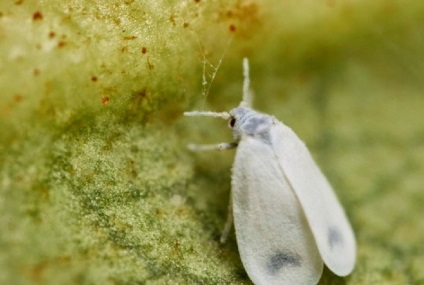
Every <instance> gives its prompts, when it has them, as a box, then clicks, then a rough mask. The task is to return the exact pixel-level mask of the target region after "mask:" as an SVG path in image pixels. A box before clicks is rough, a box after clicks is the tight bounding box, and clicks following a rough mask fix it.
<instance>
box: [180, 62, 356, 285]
mask: <svg viewBox="0 0 424 285" xmlns="http://www.w3.org/2000/svg"><path fill="white" fill-rule="evenodd" d="M243 67H244V84H243V101H242V102H241V103H240V105H239V106H238V107H237V108H234V109H232V110H231V111H230V112H229V113H227V112H223V113H217V112H203V111H193V112H185V113H184V115H185V116H210V117H220V118H224V119H228V120H229V126H230V127H231V128H232V129H233V135H234V139H235V142H233V143H221V144H216V145H189V148H190V149H191V150H194V151H203V150H224V149H231V148H235V147H237V153H236V157H235V161H234V165H233V169H232V183H231V184H232V206H231V204H230V207H229V208H230V213H229V216H228V221H227V224H226V226H225V229H224V232H223V234H222V236H221V241H222V242H224V241H225V239H226V237H227V235H228V232H229V230H230V227H231V224H232V219H233V216H234V225H235V230H236V238H237V245H238V249H239V252H240V256H241V260H242V262H243V265H244V268H245V269H246V272H247V274H248V275H249V277H250V279H251V280H252V281H253V282H254V283H255V284H266V285H269V284H291V285H292V284H317V283H318V281H319V279H320V277H321V274H322V270H323V263H325V264H326V265H327V267H328V268H329V269H330V270H331V271H333V272H334V273H335V274H336V275H339V276H346V275H348V274H350V273H351V272H352V270H353V267H354V265H355V259H356V242H355V237H354V234H353V231H352V228H351V226H350V224H349V221H348V220H347V217H346V215H345V213H344V211H343V208H342V206H341V205H340V203H339V201H338V200H337V197H336V195H335V194H334V191H333V189H332V187H331V186H330V184H329V182H328V181H327V179H326V178H325V176H324V175H323V174H322V172H321V171H320V169H319V168H318V166H317V165H316V163H315V161H314V160H313V158H312V156H311V154H310V153H309V151H308V149H307V148H306V146H305V144H304V143H303V142H302V141H301V140H300V139H299V138H298V137H297V135H296V134H295V133H294V132H293V131H292V130H291V129H290V128H289V127H287V126H286V125H284V124H283V123H281V122H279V121H278V120H277V119H276V118H275V117H273V116H269V115H266V114H261V113H258V112H256V111H254V110H252V109H251V108H250V97H251V96H250V93H249V92H250V91H249V65H248V61H247V59H244V61H243ZM230 203H231V202H230ZM231 208H232V212H233V213H231Z"/></svg>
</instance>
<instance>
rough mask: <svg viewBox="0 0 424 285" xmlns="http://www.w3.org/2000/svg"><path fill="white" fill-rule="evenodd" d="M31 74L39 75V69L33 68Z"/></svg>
mask: <svg viewBox="0 0 424 285" xmlns="http://www.w3.org/2000/svg"><path fill="white" fill-rule="evenodd" d="M32 74H33V75H34V76H38V75H40V70H39V69H38V68H34V70H33V71H32Z"/></svg>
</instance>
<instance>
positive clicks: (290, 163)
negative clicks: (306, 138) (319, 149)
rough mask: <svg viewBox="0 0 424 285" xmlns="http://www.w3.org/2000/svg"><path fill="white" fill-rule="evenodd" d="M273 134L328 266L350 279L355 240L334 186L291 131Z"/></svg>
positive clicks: (276, 149) (278, 130)
mask: <svg viewBox="0 0 424 285" xmlns="http://www.w3.org/2000/svg"><path fill="white" fill-rule="evenodd" d="M270 134H271V144H272V146H273V148H274V152H275V154H276V156H277V157H278V161H279V165H280V166H281V168H282V170H283V172H284V174H285V176H286V177H287V179H288V182H289V184H290V185H291V186H292V188H293V190H294V192H295V194H296V196H297V198H298V200H299V202H300V204H301V206H302V208H303V211H304V212H305V215H306V218H307V220H308V223H309V225H310V227H311V230H312V233H313V235H314V237H315V240H316V243H317V246H318V249H319V252H320V253H321V256H322V258H323V260H324V263H325V264H326V265H327V266H328V268H330V270H332V271H333V272H334V273H335V274H337V275H339V276H345V275H348V274H349V273H350V272H351V271H352V270H353V267H354V264H355V258H356V243H355V237H354V235H353V231H352V228H351V226H350V224H349V221H348V219H347V217H346V214H345V212H344V210H343V208H342V206H341V205H340V202H339V201H338V199H337V197H336V195H335V193H334V191H333V189H332V187H331V185H330V183H329V182H328V181H327V179H326V178H325V176H324V175H323V174H322V172H321V170H320V169H319V168H318V166H317V165H316V163H315V161H314V159H313V158H312V156H311V154H310V153H309V151H308V149H307V148H306V146H305V144H304V143H303V142H302V141H301V140H300V139H299V138H298V137H297V135H296V134H295V133H294V132H293V131H292V130H291V129H290V128H289V127H287V126H285V125H284V124H282V123H278V124H277V125H275V126H274V127H273V128H272V130H271V132H270Z"/></svg>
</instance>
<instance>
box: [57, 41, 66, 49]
mask: <svg viewBox="0 0 424 285" xmlns="http://www.w3.org/2000/svg"><path fill="white" fill-rule="evenodd" d="M65 45H66V42H65V41H59V42H58V43H57V47H59V48H62V47H64V46H65Z"/></svg>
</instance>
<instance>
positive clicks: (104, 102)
mask: <svg viewBox="0 0 424 285" xmlns="http://www.w3.org/2000/svg"><path fill="white" fill-rule="evenodd" d="M109 101H110V99H109V97H103V98H102V104H103V105H106V104H108V103H109Z"/></svg>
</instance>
